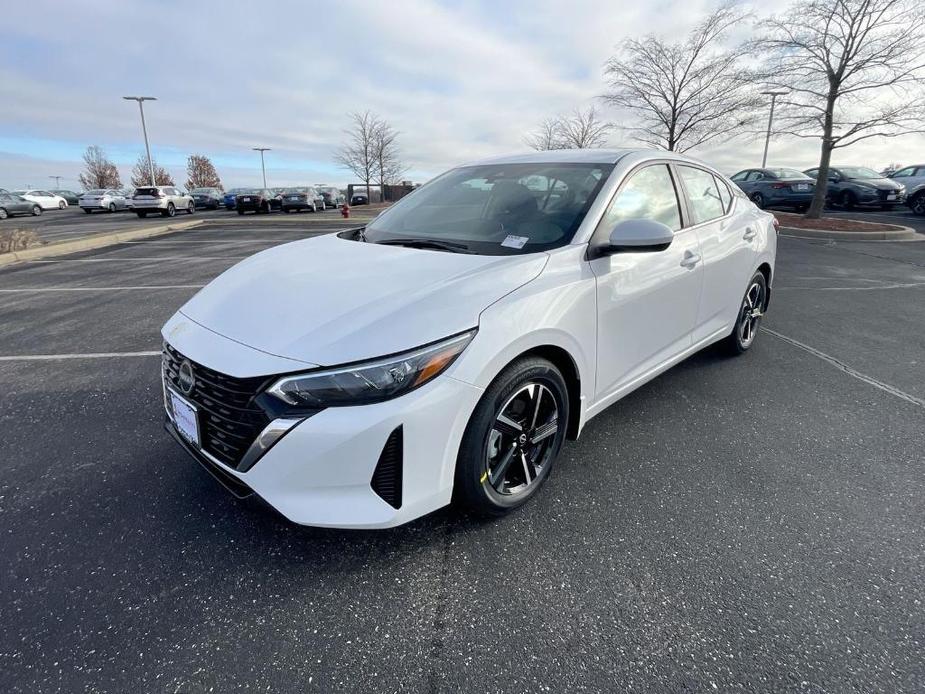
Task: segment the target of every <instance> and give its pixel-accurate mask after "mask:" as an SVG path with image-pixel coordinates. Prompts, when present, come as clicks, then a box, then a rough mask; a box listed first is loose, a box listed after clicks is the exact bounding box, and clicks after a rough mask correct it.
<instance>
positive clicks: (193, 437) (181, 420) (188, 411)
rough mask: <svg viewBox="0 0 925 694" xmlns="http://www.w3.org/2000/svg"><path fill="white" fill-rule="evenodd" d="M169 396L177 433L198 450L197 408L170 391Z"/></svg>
mask: <svg viewBox="0 0 925 694" xmlns="http://www.w3.org/2000/svg"><path fill="white" fill-rule="evenodd" d="M167 396H168V397H169V398H170V409H171V411H172V412H173V423H174V425H175V426H176V427H177V431H179V432H180V434H181V435H182V436H183V438H185V439H186V440H187V441H189V442H190V443H192V444H194V445H195V446H196V447H197V448H198V447H199V420H198V418H197V416H196V407H195V406H194V405H191V404H190V403H189V402H187V401H186V400H184V399H183V398H181V397H180V396H179V395H177V394H176V393H174V392H173V391H172V390H170V389H168V390H167Z"/></svg>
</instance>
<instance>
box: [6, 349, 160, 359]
mask: <svg viewBox="0 0 925 694" xmlns="http://www.w3.org/2000/svg"><path fill="white" fill-rule="evenodd" d="M160 354H161V352H160V350H157V351H155V350H150V351H147V352H90V353H88V354H13V355H8V356H0V361H56V360H58V359H110V358H113V357H158V356H160Z"/></svg>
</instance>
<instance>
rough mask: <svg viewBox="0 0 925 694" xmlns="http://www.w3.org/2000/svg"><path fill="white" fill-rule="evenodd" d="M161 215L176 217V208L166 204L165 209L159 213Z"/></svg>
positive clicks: (169, 203)
mask: <svg viewBox="0 0 925 694" xmlns="http://www.w3.org/2000/svg"><path fill="white" fill-rule="evenodd" d="M161 214H162V215H164V216H165V217H176V216H177V208H176V206H175V205H174V204H173V203H172V202H168V203H167V209H166V210H164V211H163V212H161Z"/></svg>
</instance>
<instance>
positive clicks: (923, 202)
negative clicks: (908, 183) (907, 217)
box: [910, 193, 925, 215]
mask: <svg viewBox="0 0 925 694" xmlns="http://www.w3.org/2000/svg"><path fill="white" fill-rule="evenodd" d="M910 207H911V208H912V212H913V213H915V214H918V215H923V214H925V193H923V194H922V195H916V196H915V197H914V198H913V199H912V204H911V205H910Z"/></svg>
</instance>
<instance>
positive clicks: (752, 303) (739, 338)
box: [721, 272, 768, 356]
mask: <svg viewBox="0 0 925 694" xmlns="http://www.w3.org/2000/svg"><path fill="white" fill-rule="evenodd" d="M767 305H768V283H767V280H766V279H765V278H764V274H763V273H761V272H756V273H755V274H754V275H752V278H751V279H750V280H749V281H748V288H747V289H746V290H745V295H744V296H743V297H742V304H741V305H740V307H739V315H738V316H737V317H736V322H735V326H733V328H732V332H731V333H729V335H727V336H726V337H725V338H724V339H723V342H722V343H721V344H722V347H723V349H724V351H725V352H726V353H727V354H729V355H732V356H737V355H739V354H745V352H747V351H748V350H750V349H751V347H752V345H754V344H755V339H756V338H757V337H758V329H759V328H760V327H761V317H762V315H763V314H764V309H765V307H766V306H767ZM756 308H757V310H758V313H757V315H756V314H755V313H754V311H755V309H756ZM749 319H750V320H749ZM746 320H749V324H748V326H746V325H745V321H746ZM746 327H747V329H746Z"/></svg>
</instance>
